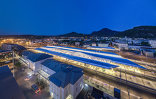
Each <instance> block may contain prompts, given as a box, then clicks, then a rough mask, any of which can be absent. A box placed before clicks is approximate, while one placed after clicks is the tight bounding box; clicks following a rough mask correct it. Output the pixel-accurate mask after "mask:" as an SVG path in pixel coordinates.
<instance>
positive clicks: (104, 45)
mask: <svg viewBox="0 0 156 99" xmlns="http://www.w3.org/2000/svg"><path fill="white" fill-rule="evenodd" d="M108 46H109V44H108V43H98V47H108Z"/></svg>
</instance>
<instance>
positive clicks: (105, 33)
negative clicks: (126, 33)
mask: <svg viewBox="0 0 156 99" xmlns="http://www.w3.org/2000/svg"><path fill="white" fill-rule="evenodd" d="M117 34H118V32H117V31H113V30H110V29H108V28H103V29H101V30H99V31H95V32H92V33H91V34H90V36H97V37H112V36H115V35H117Z"/></svg>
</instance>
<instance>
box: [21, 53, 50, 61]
mask: <svg viewBox="0 0 156 99" xmlns="http://www.w3.org/2000/svg"><path fill="white" fill-rule="evenodd" d="M22 55H24V56H27V59H29V60H31V61H32V62H37V61H40V60H43V59H46V58H50V57H52V56H51V55H48V54H44V53H34V52H32V51H23V52H22Z"/></svg>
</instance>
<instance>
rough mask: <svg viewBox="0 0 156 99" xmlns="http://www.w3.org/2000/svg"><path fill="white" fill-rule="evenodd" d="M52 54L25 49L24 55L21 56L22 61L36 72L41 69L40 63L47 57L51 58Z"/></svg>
mask: <svg viewBox="0 0 156 99" xmlns="http://www.w3.org/2000/svg"><path fill="white" fill-rule="evenodd" d="M51 58H52V56H51V55H48V54H44V53H34V52H32V51H23V52H22V57H20V59H19V60H20V62H21V63H22V64H25V65H26V66H28V68H30V69H31V70H32V71H33V72H34V73H36V72H37V71H38V69H39V66H40V63H41V62H43V61H44V60H46V59H51Z"/></svg>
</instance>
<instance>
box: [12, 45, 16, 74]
mask: <svg viewBox="0 0 156 99" xmlns="http://www.w3.org/2000/svg"><path fill="white" fill-rule="evenodd" d="M12 55H13V58H12V62H13V77H15V70H14V69H15V68H14V67H15V60H14V56H15V55H14V48H13V50H12Z"/></svg>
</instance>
